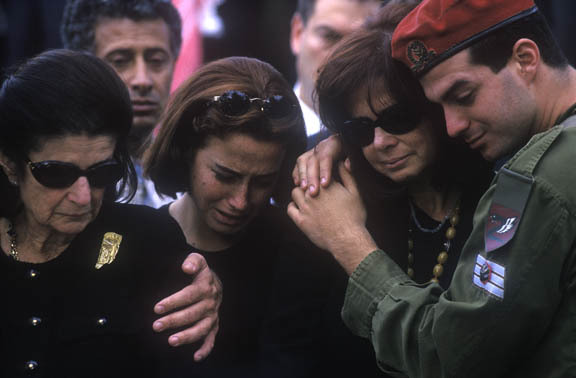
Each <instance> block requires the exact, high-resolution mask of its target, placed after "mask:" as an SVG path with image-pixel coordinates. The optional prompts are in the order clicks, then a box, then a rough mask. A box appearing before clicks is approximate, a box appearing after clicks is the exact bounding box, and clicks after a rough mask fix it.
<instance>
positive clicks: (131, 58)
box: [61, 0, 182, 207]
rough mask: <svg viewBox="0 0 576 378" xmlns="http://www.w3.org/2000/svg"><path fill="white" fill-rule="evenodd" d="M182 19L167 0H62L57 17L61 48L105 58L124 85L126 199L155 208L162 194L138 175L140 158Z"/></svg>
mask: <svg viewBox="0 0 576 378" xmlns="http://www.w3.org/2000/svg"><path fill="white" fill-rule="evenodd" d="M181 32H182V22H181V19H180V15H179V14H178V11H177V10H176V8H175V7H174V6H173V5H172V4H171V3H170V2H169V1H158V0H145V1H135V0H124V1H102V0H98V1H91V0H75V1H68V3H67V4H66V7H65V9H64V15H63V19H62V27H61V36H62V41H63V44H64V47H66V48H69V49H73V50H87V51H90V52H92V53H93V54H95V55H96V56H98V57H99V58H101V59H103V60H104V61H106V62H107V63H108V64H110V66H112V67H113V68H114V70H115V71H116V72H117V73H118V75H119V76H120V77H121V78H122V80H123V81H124V83H125V84H126V86H127V88H128V91H129V92H130V98H131V100H132V110H133V112H134V120H133V126H132V131H131V135H130V141H129V148H130V154H131V156H132V158H133V160H134V166H135V168H136V171H137V174H138V191H137V193H136V195H135V197H134V198H133V199H132V201H131V202H132V203H137V204H143V205H148V206H152V207H159V206H161V205H162V204H164V203H166V202H169V201H171V199H162V198H160V197H159V196H158V194H157V193H156V191H155V190H154V185H153V183H152V182H151V181H150V180H147V179H145V178H143V177H142V169H141V166H140V159H141V157H142V153H143V151H144V150H145V148H146V147H147V146H148V145H149V144H150V141H151V137H152V131H153V130H154V127H155V126H156V125H157V124H158V120H159V117H160V114H161V113H162V110H163V109H164V106H165V105H166V102H167V100H168V97H169V95H170V83H171V81H172V75H173V72H174V65H175V62H176V58H177V57H178V54H179V52H180V46H181V44H182V36H181Z"/></svg>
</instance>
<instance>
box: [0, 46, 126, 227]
mask: <svg viewBox="0 0 576 378" xmlns="http://www.w3.org/2000/svg"><path fill="white" fill-rule="evenodd" d="M131 125H132V108H131V103H130V97H129V95H128V92H127V90H126V87H125V86H124V83H123V82H122V80H120V78H119V77H118V75H116V73H115V72H114V70H112V68H110V67H109V66H108V65H107V64H106V63H104V62H102V61H101V60H100V59H98V58H97V57H95V56H93V55H92V54H90V53H87V52H78V51H70V50H64V49H61V50H51V51H47V52H44V53H42V54H40V55H38V56H36V57H34V58H31V59H29V60H28V61H26V62H25V63H23V64H22V65H21V66H19V67H17V68H15V69H14V70H13V71H12V72H11V73H9V74H8V75H6V76H5V78H4V81H3V83H2V87H1V88H0V151H1V152H2V153H3V154H4V156H5V157H6V158H8V159H9V160H10V161H11V162H13V163H14V164H15V165H16V169H17V173H18V174H19V175H20V174H22V172H23V169H25V167H26V164H25V163H26V160H27V156H28V155H29V153H30V151H34V150H37V149H39V148H41V146H42V143H44V141H46V140H47V139H50V138H57V137H62V136H67V135H88V136H100V135H107V136H111V137H113V138H114V139H115V140H116V149H115V151H114V157H115V158H116V159H117V160H118V161H119V162H120V164H121V165H122V167H123V177H122V181H121V184H120V186H119V190H118V191H117V190H116V187H115V186H114V187H111V188H107V190H106V199H107V200H116V199H117V197H118V193H121V192H127V193H128V194H127V197H128V199H129V198H131V197H132V196H133V195H134V192H135V189H136V175H135V171H134V167H133V165H132V161H131V159H130V155H129V153H128V149H127V140H128V133H129V132H130V127H131ZM0 193H1V196H0V215H8V216H12V215H14V213H15V212H16V211H17V210H18V204H19V203H20V196H19V193H18V188H17V187H14V186H13V185H11V184H10V183H9V181H8V178H7V177H6V175H5V174H4V173H1V174H0Z"/></svg>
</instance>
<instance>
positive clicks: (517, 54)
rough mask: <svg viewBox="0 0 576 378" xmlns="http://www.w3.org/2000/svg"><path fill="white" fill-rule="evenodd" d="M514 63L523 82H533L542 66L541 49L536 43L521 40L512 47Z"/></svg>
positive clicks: (524, 39) (525, 39)
mask: <svg viewBox="0 0 576 378" xmlns="http://www.w3.org/2000/svg"><path fill="white" fill-rule="evenodd" d="M511 59H512V62H513V64H514V66H515V68H516V70H517V73H518V74H519V75H520V76H521V77H522V79H523V80H526V81H532V80H533V79H534V77H535V75H536V73H537V71H538V68H539V67H540V65H541V64H542V57H541V56H540V49H539V48H538V45H537V44H536V42H534V41H533V40H531V39H528V38H520V39H519V40H518V41H516V43H515V44H514V46H513V47H512V56H511Z"/></svg>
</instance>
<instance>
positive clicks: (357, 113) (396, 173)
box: [352, 91, 438, 183]
mask: <svg viewBox="0 0 576 378" xmlns="http://www.w3.org/2000/svg"><path fill="white" fill-rule="evenodd" d="M356 98H357V99H358V100H357V101H356V102H355V103H354V106H353V108H352V117H353V118H361V117H366V118H369V119H371V120H376V118H377V115H376V114H378V113H380V112H381V111H383V110H384V109H386V108H387V107H388V106H391V105H393V104H394V101H391V100H389V99H388V98H387V96H385V95H384V94H382V96H380V97H379V98H380V101H373V102H374V103H373V104H372V105H373V107H372V108H373V109H372V108H371V107H370V104H369V103H368V100H367V99H368V96H367V94H366V91H360V92H359V95H357V96H356ZM374 98H378V97H376V96H375V97H374ZM374 113H376V114H374ZM437 148H438V139H437V137H436V135H435V134H434V130H433V127H432V125H431V122H430V121H429V120H427V119H426V118H423V119H422V120H421V121H420V123H419V124H418V126H417V127H416V128H415V129H414V130H412V131H410V132H408V133H406V134H396V135H394V134H390V133H388V132H386V131H384V130H383V129H382V128H380V127H376V128H375V129H374V140H373V141H372V143H370V144H369V145H367V146H365V147H363V148H362V152H363V154H364V157H365V158H366V160H368V162H369V163H370V165H372V167H373V168H374V169H375V170H376V171H378V172H380V173H381V174H383V175H385V176H387V177H388V178H390V179H391V180H392V181H394V182H397V183H406V182H408V181H413V180H418V179H421V178H422V177H421V175H422V173H423V172H425V170H426V168H428V167H430V166H431V165H432V163H433V162H434V160H435V159H436V155H437Z"/></svg>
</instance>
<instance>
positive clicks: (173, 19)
mask: <svg viewBox="0 0 576 378" xmlns="http://www.w3.org/2000/svg"><path fill="white" fill-rule="evenodd" d="M102 17H109V18H128V19H131V20H133V21H136V22H138V21H142V20H155V19H162V20H163V21H164V22H165V23H166V25H168V28H169V30H170V48H171V50H172V53H173V54H174V56H176V57H177V56H178V53H179V52H180V47H181V45H182V20H181V19H180V14H179V13H178V10H177V9H176V8H175V7H174V5H172V3H171V2H170V1H169V0H68V1H67V3H66V7H65V8H64V14H63V16H62V24H61V26H60V36H61V38H62V43H63V44H64V47H66V48H69V49H73V50H87V51H91V52H94V29H95V26H96V23H97V22H98V20H99V19H100V18H102Z"/></svg>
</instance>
